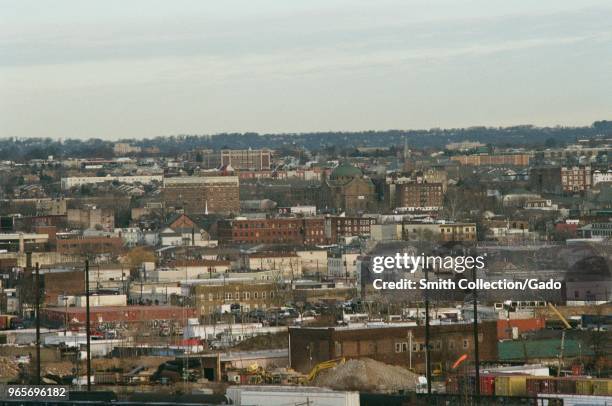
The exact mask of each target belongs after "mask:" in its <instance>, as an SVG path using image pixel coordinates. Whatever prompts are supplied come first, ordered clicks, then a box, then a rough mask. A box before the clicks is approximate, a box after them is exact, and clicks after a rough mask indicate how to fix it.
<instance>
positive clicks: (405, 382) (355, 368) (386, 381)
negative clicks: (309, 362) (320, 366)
mask: <svg viewBox="0 0 612 406" xmlns="http://www.w3.org/2000/svg"><path fill="white" fill-rule="evenodd" d="M417 379H418V375H417V374H415V373H413V372H410V371H408V370H407V369H406V368H402V367H399V366H394V365H388V364H385V363H383V362H378V361H375V360H373V359H370V358H361V359H352V360H348V361H346V362H345V363H344V364H340V365H337V366H335V367H334V368H331V369H328V370H324V371H321V373H319V375H318V376H317V377H316V378H315V380H314V382H313V384H314V385H316V386H324V387H327V388H332V389H336V390H352V391H376V392H396V391H398V390H400V389H404V390H414V388H415V387H416V384H417V382H418V381H417Z"/></svg>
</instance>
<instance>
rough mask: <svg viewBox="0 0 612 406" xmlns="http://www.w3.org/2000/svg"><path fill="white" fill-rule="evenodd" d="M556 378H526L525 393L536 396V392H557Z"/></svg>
mask: <svg viewBox="0 0 612 406" xmlns="http://www.w3.org/2000/svg"><path fill="white" fill-rule="evenodd" d="M557 386H558V379H557V378H553V377H550V376H539V377H529V378H527V394H528V395H529V396H536V395H537V394H538V393H558V392H557Z"/></svg>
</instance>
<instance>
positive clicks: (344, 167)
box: [329, 162, 363, 180]
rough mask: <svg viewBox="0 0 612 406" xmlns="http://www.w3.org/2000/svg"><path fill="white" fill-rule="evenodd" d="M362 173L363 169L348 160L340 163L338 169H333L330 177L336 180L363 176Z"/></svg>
mask: <svg viewBox="0 0 612 406" xmlns="http://www.w3.org/2000/svg"><path fill="white" fill-rule="evenodd" d="M362 175H363V173H362V172H361V169H359V168H357V167H355V166H353V165H351V164H349V163H347V162H344V163H342V164H340V165H338V166H337V167H336V169H334V170H333V171H332V173H331V174H330V175H329V178H330V179H331V180H336V179H346V178H357V177H361V176H362Z"/></svg>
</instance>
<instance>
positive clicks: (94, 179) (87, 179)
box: [61, 175, 164, 190]
mask: <svg viewBox="0 0 612 406" xmlns="http://www.w3.org/2000/svg"><path fill="white" fill-rule="evenodd" d="M163 180H164V177H163V175H134V176H131V175H128V176H111V175H107V176H75V177H69V178H62V182H61V184H62V189H63V190H68V189H72V188H73V187H79V186H82V185H92V184H96V183H104V182H113V181H117V182H119V183H129V184H134V183H141V184H143V185H147V184H151V183H153V182H160V183H161V182H162V181H163Z"/></svg>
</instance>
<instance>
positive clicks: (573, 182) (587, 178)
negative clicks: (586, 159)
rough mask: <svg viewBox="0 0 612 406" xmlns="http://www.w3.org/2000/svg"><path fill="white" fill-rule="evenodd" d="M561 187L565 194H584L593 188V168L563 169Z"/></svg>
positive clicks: (574, 167)
mask: <svg viewBox="0 0 612 406" xmlns="http://www.w3.org/2000/svg"><path fill="white" fill-rule="evenodd" d="M561 187H562V188H563V191H564V192H567V193H571V192H584V191H586V190H588V189H590V188H591V167H590V166H573V167H565V166H563V167H561Z"/></svg>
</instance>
